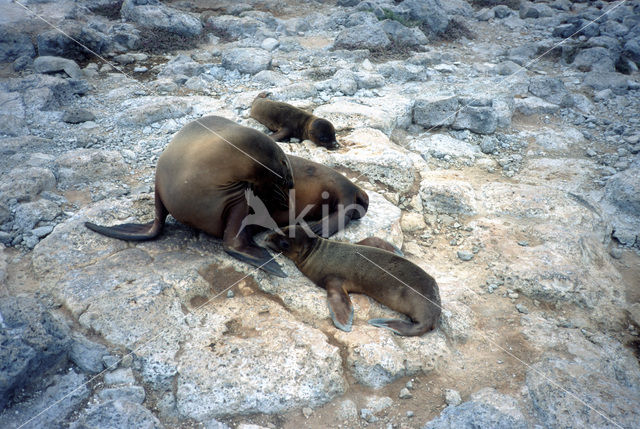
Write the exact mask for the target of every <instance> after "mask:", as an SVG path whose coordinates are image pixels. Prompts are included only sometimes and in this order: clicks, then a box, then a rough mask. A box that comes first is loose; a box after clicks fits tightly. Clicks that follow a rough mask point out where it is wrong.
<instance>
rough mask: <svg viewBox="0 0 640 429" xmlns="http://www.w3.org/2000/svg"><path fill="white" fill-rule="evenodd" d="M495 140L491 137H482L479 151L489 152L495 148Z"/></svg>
mask: <svg viewBox="0 0 640 429" xmlns="http://www.w3.org/2000/svg"><path fill="white" fill-rule="evenodd" d="M496 146H497V142H496V140H495V139H493V138H487V137H485V138H483V139H482V141H481V142H480V151H481V152H482V153H486V154H491V153H493V152H494V151H495V150H496Z"/></svg>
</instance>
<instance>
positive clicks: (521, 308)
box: [516, 303, 529, 314]
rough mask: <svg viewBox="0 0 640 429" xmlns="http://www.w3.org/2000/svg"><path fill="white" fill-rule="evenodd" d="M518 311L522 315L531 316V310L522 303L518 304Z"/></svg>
mask: <svg viewBox="0 0 640 429" xmlns="http://www.w3.org/2000/svg"><path fill="white" fill-rule="evenodd" d="M516 310H518V312H519V313H522V314H529V309H528V308H527V307H526V306H525V305H524V304H522V303H520V304H516Z"/></svg>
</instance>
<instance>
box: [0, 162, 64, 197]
mask: <svg viewBox="0 0 640 429" xmlns="http://www.w3.org/2000/svg"><path fill="white" fill-rule="evenodd" d="M55 187H56V177H55V176H54V174H53V172H52V171H51V170H49V169H48V168H39V167H27V168H14V169H13V170H11V171H9V173H8V174H5V175H3V176H2V177H0V195H1V196H2V198H3V200H5V201H8V200H9V199H12V198H15V199H16V200H17V201H19V202H20V201H33V200H35V199H36V197H37V196H38V195H40V193H42V192H43V191H50V190H53V189H55Z"/></svg>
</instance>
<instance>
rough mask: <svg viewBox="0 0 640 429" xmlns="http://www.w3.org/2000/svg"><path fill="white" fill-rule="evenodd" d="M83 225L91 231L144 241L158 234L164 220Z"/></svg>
mask: <svg viewBox="0 0 640 429" xmlns="http://www.w3.org/2000/svg"><path fill="white" fill-rule="evenodd" d="M84 225H85V226H86V227H87V228H89V229H90V230H92V231H95V232H97V233H99V234H102V235H106V236H107V237H111V238H118V239H120V240H132V241H144V240H151V239H153V238H156V237H157V236H158V235H160V232H161V231H162V227H163V226H164V222H163V221H161V220H159V219H156V220H154V221H153V222H149V223H123V224H121V225H114V226H103V225H96V224H95V223H92V222H85V223H84Z"/></svg>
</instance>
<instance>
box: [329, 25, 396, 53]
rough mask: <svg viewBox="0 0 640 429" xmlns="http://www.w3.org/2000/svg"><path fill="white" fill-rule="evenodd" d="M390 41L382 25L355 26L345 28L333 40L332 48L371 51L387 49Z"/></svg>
mask: <svg viewBox="0 0 640 429" xmlns="http://www.w3.org/2000/svg"><path fill="white" fill-rule="evenodd" d="M390 44H391V41H390V40H389V38H388V37H387V34H386V33H385V31H384V28H383V27H382V24H380V23H376V24H375V25H357V26H355V27H350V28H345V29H344V30H342V31H341V32H340V33H339V34H338V35H337V36H336V39H335V42H334V46H335V47H336V48H339V49H369V50H373V51H377V50H381V49H385V48H387V47H388V46H389V45H390Z"/></svg>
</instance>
